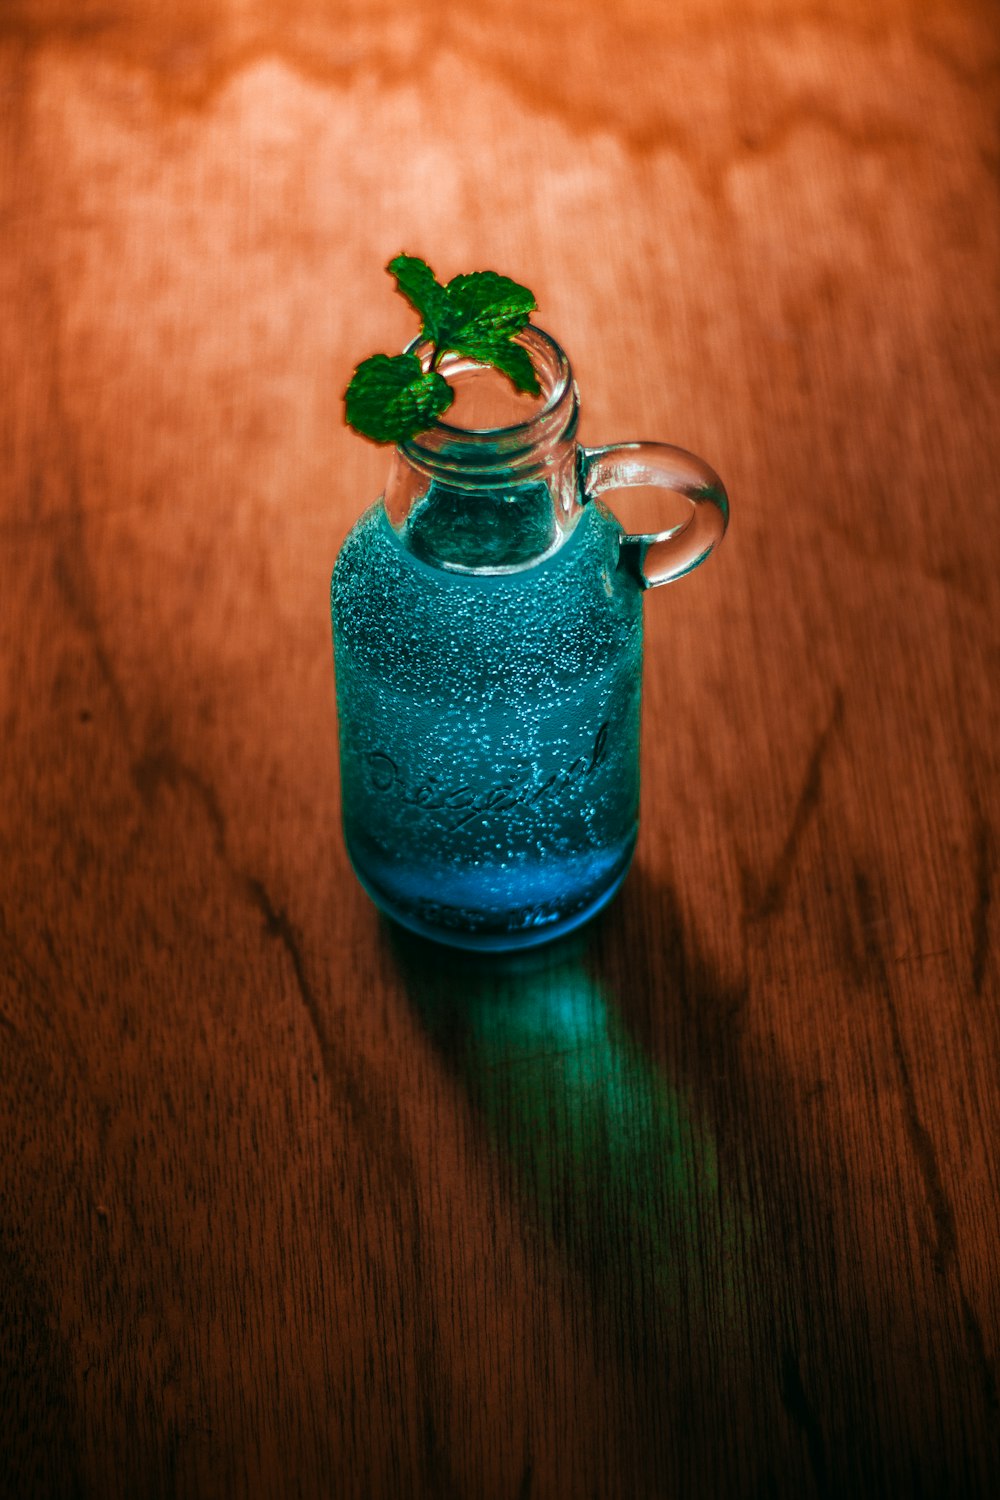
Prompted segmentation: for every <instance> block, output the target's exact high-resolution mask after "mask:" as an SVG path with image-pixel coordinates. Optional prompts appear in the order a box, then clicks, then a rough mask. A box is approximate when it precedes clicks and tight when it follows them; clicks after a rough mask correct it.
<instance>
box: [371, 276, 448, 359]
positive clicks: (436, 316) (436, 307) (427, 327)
mask: <svg viewBox="0 0 1000 1500" xmlns="http://www.w3.org/2000/svg"><path fill="white" fill-rule="evenodd" d="M386 270H387V271H388V272H389V273H390V275H392V276H395V278H396V290H397V291H398V292H401V293H402V294H403V296H404V297H405V298H406V300H407V302H409V304H410V306H411V307H414V308H416V310H417V312H418V313H419V314H420V316H421V318H422V319H423V324H424V326H423V332H424V335H425V336H426V337H427V338H429V339H430V341H431V343H432V344H440V343H441V342H442V339H443V337H444V335H445V334H446V332H447V329H448V324H449V318H450V302H449V298H448V293H447V291H446V290H445V288H444V287H443V286H442V285H441V283H440V281H438V279H437V277H436V276H435V275H434V272H433V271H432V270H431V268H430V266H429V265H428V264H427V262H426V261H425V260H421V259H420V257H419V255H396V256H394V257H393V259H392V260H391V261H390V262H389V264H388V265H387V266H386Z"/></svg>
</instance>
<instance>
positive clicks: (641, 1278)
mask: <svg viewBox="0 0 1000 1500" xmlns="http://www.w3.org/2000/svg"><path fill="white" fill-rule="evenodd" d="M664 901H666V903H667V908H668V909H669V910H672V907H670V905H669V898H667V897H666V895H665V893H664V895H663V897H662V898H661V896H660V894H659V893H656V892H652V891H650V890H649V889H648V888H647V887H644V882H643V876H642V874H641V872H640V871H635V872H633V875H632V877H631V878H630V882H629V888H628V890H627V892H626V894H625V895H623V897H622V898H620V901H619V903H618V906H616V907H615V908H613V909H612V910H611V911H610V912H608V913H606V914H605V915H604V916H603V917H602V918H600V919H599V920H598V922H597V923H595V924H593V925H592V926H591V927H590V928H588V929H586V930H585V931H584V932H582V933H579V934H572V935H571V936H570V937H568V938H566V939H563V940H562V941H560V942H557V943H555V944H552V945H550V946H548V947H544V948H541V949H536V950H533V951H528V952H527V953H523V954H519V955H510V956H504V957H497V956H495V955H490V956H483V957H479V956H477V955H467V954H461V953H452V952H449V951H447V950H442V949H441V948H439V947H437V946H436V945H434V944H430V943H426V942H424V941H422V940H420V939H417V938H414V937H412V936H410V935H409V934H405V933H403V932H401V931H400V930H399V929H393V930H392V932H393V936H392V943H393V948H394V952H395V954H396V958H397V961H398V964H399V967H400V970H401V973H402V976H403V978H404V981H405V984H406V988H407V992H408V994H409V996H410V999H411V1001H412V1004H413V1005H414V1007H415V1009H416V1011H417V1013H418V1014H419V1016H420V1019H421V1022H422V1024H423V1026H424V1027H425V1029H426V1031H427V1033H428V1035H429V1036H430V1038H431V1039H432V1041H433V1043H434V1045H435V1046H436V1048H437V1049H438V1051H439V1052H440V1054H441V1055H442V1056H443V1058H444V1059H445V1060H446V1063H447V1065H448V1066H449V1068H450V1069H451V1070H452V1071H453V1073H454V1074H455V1075H456V1076H457V1077H458V1078H459V1079H460V1080H461V1082H462V1084H463V1086H464V1088H465V1090H466V1091H467V1094H468V1097H469V1099H470V1102H471V1104H472V1106H473V1108H474V1110H475V1112H476V1113H477V1115H478V1116H479V1118H480V1119H481V1120H482V1122H483V1125H484V1128H485V1131H486V1133H487V1135H488V1138H489V1140H490V1142H491V1145H492V1148H493V1151H494V1153H495V1160H496V1162H497V1168H498V1173H499V1174H500V1175H501V1177H502V1178H503V1179H504V1180H505V1182H506V1185H507V1186H508V1187H509V1189H510V1191H511V1193H512V1195H513V1198H514V1201H515V1203H516V1204H517V1205H518V1209H517V1210H516V1211H517V1212H520V1213H523V1214H525V1215H527V1216H528V1217H529V1218H530V1220H531V1222H532V1224H533V1226H534V1227H535V1229H536V1230H538V1229H540V1230H542V1231H543V1241H544V1243H546V1244H547V1245H548V1246H549V1247H550V1249H551V1252H552V1253H553V1254H554V1255H555V1256H556V1257H557V1259H558V1260H559V1262H560V1263H561V1264H562V1265H563V1266H565V1267H567V1268H568V1270H569V1273H570V1276H571V1278H572V1282H573V1289H574V1296H575V1298H576V1299H577V1303H578V1306H579V1308H580V1310H581V1312H583V1313H585V1321H586V1323H587V1324H588V1326H589V1331H590V1336H591V1338H592V1341H593V1353H594V1356H595V1358H596V1360H597V1363H598V1365H599V1367H600V1368H602V1369H603V1370H605V1371H606V1372H607V1379H608V1384H609V1388H611V1393H610V1394H609V1399H611V1400H615V1399H618V1400H621V1399H622V1393H627V1395H626V1397H625V1401H626V1404H627V1407H628V1410H627V1413H626V1415H625V1418H624V1426H625V1428H626V1430H628V1431H629V1433H630V1436H631V1439H632V1442H633V1444H634V1448H633V1450H632V1453H631V1455H630V1457H629V1459H628V1460H627V1462H632V1463H634V1464H635V1465H636V1473H635V1475H634V1482H635V1483H636V1484H638V1485H639V1486H640V1492H643V1493H644V1492H646V1489H647V1486H651V1488H649V1491H648V1492H650V1493H654V1492H656V1486H657V1484H658V1483H659V1482H660V1481H661V1480H662V1481H666V1480H667V1479H668V1478H669V1479H670V1480H671V1481H672V1482H676V1481H678V1480H679V1479H684V1478H685V1477H687V1479H688V1480H689V1481H690V1482H691V1483H692V1484H694V1483H695V1482H696V1480H697V1481H698V1482H700V1483H702V1484H704V1483H705V1482H706V1481H708V1480H710V1478H711V1474H712V1472H713V1466H715V1465H716V1461H718V1475H719V1478H720V1480H721V1479H722V1478H723V1476H724V1474H725V1473H726V1469H727V1465H729V1466H731V1465H732V1462H733V1460H734V1456H735V1454H736V1453H738V1452H739V1449H740V1448H741V1447H742V1446H743V1443H742V1440H738V1441H737V1442H736V1443H735V1446H734V1443H733V1442H732V1441H730V1442H729V1445H728V1449H727V1451H726V1452H725V1453H722V1452H721V1450H720V1444H719V1434H720V1431H721V1430H722V1429H721V1427H720V1424H722V1423H725V1424H726V1425H727V1426H728V1428H729V1429H730V1439H731V1438H732V1433H731V1428H732V1423H733V1421H734V1419H735V1418H736V1417H737V1416H738V1414H739V1403H740V1400H741V1399H742V1398H743V1397H744V1396H745V1393H746V1390H747V1389H748V1388H749V1387H750V1386H751V1385H752V1377H751V1371H750V1345H749V1338H748V1330H747V1327H746V1323H747V1316H746V1314H747V1298H746V1296H745V1292H744V1289H743V1288H742V1287H741V1286H740V1285H739V1283H738V1280H737V1272H736V1268H737V1267H738V1266H739V1265H740V1264H741V1262H742V1261H744V1260H745V1257H746V1244H747V1241H748V1239H750V1238H752V1227H751V1226H749V1225H748V1224H747V1223H746V1222H744V1218H745V1216H744V1215H743V1213H742V1211H741V1210H740V1209H739V1208H738V1207H737V1205H736V1204H734V1203H733V1202H732V1201H730V1199H729V1197H728V1195H727V1190H726V1186H725V1182H724V1180H723V1174H722V1173H721V1172H720V1162H719V1151H718V1146H717V1142H716V1138H715V1134H714V1131H713V1128H712V1125H711V1123H710V1118H709V1113H708V1112H707V1111H706V1110H705V1109H704V1108H703V1107H702V1100H701V1097H700V1095H701V1092H702V1090H701V1086H700V1082H699V1078H698V1065H699V1061H700V1059H701V1057H702V1055H703V1052H704V1049H703V1048H701V1049H700V1048H698V1047H697V1046H696V1047H695V1048H694V1049H693V1050H692V1051H691V1053H690V1055H687V1056H685V1058H684V1059H683V1061H682V1060H681V1059H680V1058H679V1057H678V1056H676V1055H670V1052H669V1048H668V1049H664V1048H663V1047H660V1048H659V1050H658V1051H657V1050H655V1049H654V1048H653V1046H652V1045H651V1039H652V1032H653V1030H655V1024H654V1023H655V1015H654V1012H663V1011H669V1010H674V1011H675V1012H676V1011H677V1010H678V1008H681V1009H682V1010H683V1013H684V1015H685V1016H690V1017H693V1018H694V1021H695V1030H696V1032H701V1031H704V1032H706V1033H707V1034H710V1035H712V1036H713V1037H718V1036H722V1035H724V1033H725V1028H726V1025H727V1017H730V1016H732V1015H733V1014H734V1013H736V1012H737V1011H738V1010H739V1008H740V1004H741V997H740V996H738V995H734V994H732V993H730V992H729V991H728V990H727V988H726V987H725V985H723V984H722V983H721V982H720V981H719V980H718V978H717V977H716V976H715V975H714V974H713V973H712V971H711V968H710V966H709V965H708V964H707V963H705V962H704V961H703V960H702V959H701V958H700V957H699V956H697V955H696V954H693V953H692V951H691V950H690V947H687V948H686V947H685V946H684V945H683V944H682V942H681V934H680V929H679V927H678V926H677V924H676V923H669V922H668V923H667V925H666V927H665V928H664V931H663V933H662V942H660V943H658V944H657V951H656V952H655V953H654V952H650V951H649V945H648V944H644V943H641V942H638V941H633V936H632V934H631V933H630V931H629V922H628V917H627V913H628V912H629V911H631V910H632V909H633V908H634V909H635V911H636V912H637V911H638V910H639V909H640V908H643V909H645V910H647V911H648V910H649V909H650V906H651V904H652V905H657V906H662V905H663V902H664ZM667 1034H668V1033H663V1035H667ZM711 1065H712V1067H713V1068H723V1069H724V1068H725V1067H726V1066H727V1063H726V1060H725V1059H724V1058H722V1057H718V1056H714V1057H712V1059H711ZM739 1246H742V1249H740V1250H739V1253H738V1247H739ZM543 1253H544V1252H543ZM757 1404H758V1406H759V1403H757ZM765 1405H766V1403H765ZM750 1415H751V1414H750V1413H749V1412H748V1413H747V1416H748V1418H749V1417H750ZM747 1457H748V1455H746V1454H744V1458H743V1461H742V1475H743V1480H744V1481H745V1482H747V1487H746V1488H745V1489H744V1490H743V1493H747V1494H752V1493H754V1492H755V1489H758V1488H761V1486H763V1488H762V1490H761V1492H762V1493H767V1492H768V1489H769V1484H768V1479H767V1474H768V1467H769V1465H768V1461H767V1460H766V1459H765V1460H764V1461H763V1462H759V1461H757V1460H755V1463H754V1467H755V1468H756V1469H757V1470H758V1471H759V1474H760V1484H756V1483H753V1482H749V1481H750V1478H751V1476H750V1474H749V1472H748V1469H747ZM759 1457H760V1455H758V1458H759ZM692 1492H694V1491H692Z"/></svg>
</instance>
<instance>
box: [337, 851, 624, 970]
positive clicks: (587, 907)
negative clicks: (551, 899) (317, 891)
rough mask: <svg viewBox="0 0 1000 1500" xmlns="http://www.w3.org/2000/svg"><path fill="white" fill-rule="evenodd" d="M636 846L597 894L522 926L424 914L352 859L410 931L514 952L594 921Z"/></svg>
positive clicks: (477, 949)
mask: <svg viewBox="0 0 1000 1500" xmlns="http://www.w3.org/2000/svg"><path fill="white" fill-rule="evenodd" d="M634 849H635V841H634V839H633V840H632V842H631V843H630V845H629V847H628V849H627V851H626V853H625V855H624V857H623V858H622V859H621V860H619V861H618V862H617V864H616V867H615V869H614V871H613V873H612V875H611V877H610V879H608V880H607V881H606V882H605V883H604V884H603V885H602V886H601V888H600V890H598V891H597V893H596V894H594V895H591V896H589V897H584V898H583V899H582V900H581V902H580V903H579V905H577V906H574V907H572V908H571V909H570V910H568V911H563V912H553V913H552V914H551V916H544V917H541V918H537V917H536V918H532V919H531V920H530V921H526V922H523V923H522V924H521V925H519V926H514V927H512V926H509V925H508V926H501V925H497V926H495V927H482V928H481V929H479V930H476V929H474V928H471V927H464V928H463V927H461V926H458V925H451V924H448V925H445V924H444V923H441V922H435V921H432V920H430V919H429V918H424V917H422V916H421V915H420V913H419V912H415V911H413V910H412V909H410V908H409V907H405V906H401V905H400V904H399V903H398V902H396V901H393V900H392V899H390V898H389V897H387V896H386V895H385V893H384V892H382V891H381V890H379V888H378V886H377V885H375V884H374V883H373V882H372V880H371V879H370V878H368V876H367V875H366V874H365V872H364V871H363V870H362V869H359V867H358V865H357V863H356V862H355V861H353V860H352V864H353V865H354V873H355V874H356V876H357V878H358V880H359V881H360V883H361V885H362V886H363V887H364V889H365V891H366V892H367V894H368V895H369V896H370V897H371V899H372V901H373V902H374V903H375V905H376V906H377V907H378V909H379V910H380V911H381V912H383V913H384V914H385V916H387V917H389V918H390V920H391V921H393V922H395V923H396V924H397V925H398V926H400V927H403V928H405V929H406V930H407V932H413V933H416V934H417V936H418V937H422V938H428V939H429V940H430V941H431V942H434V943H439V944H441V945H442V946H443V947H446V948H459V949H461V950H463V951H464V952H467V953H512V952H516V951H518V950H520V949H524V948H537V947H540V946H541V945H542V944H543V943H551V942H555V941H556V939H557V938H561V937H565V936H566V935H567V933H570V932H574V931H575V930H576V929H577V928H578V927H582V926H583V925H584V923H586V922H589V921H591V919H592V918H594V917H596V916H597V914H598V912H600V911H603V909H604V907H606V906H607V905H608V903H609V902H610V901H611V900H612V899H613V898H614V897H615V896H616V895H617V893H618V891H619V890H620V889H621V885H622V882H623V881H624V879H625V877H626V875H627V874H628V872H629V868H630V866H631V863H632V855H633V852H634Z"/></svg>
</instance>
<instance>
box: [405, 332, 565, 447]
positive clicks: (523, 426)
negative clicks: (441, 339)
mask: <svg viewBox="0 0 1000 1500" xmlns="http://www.w3.org/2000/svg"><path fill="white" fill-rule="evenodd" d="M513 341H514V343H516V344H520V345H521V346H522V348H525V349H527V350H528V351H529V353H538V352H541V353H542V354H544V355H547V356H548V358H549V359H550V361H551V365H552V384H551V388H550V389H549V391H548V394H547V395H546V398H545V401H544V402H543V404H542V405H541V406H540V407H539V408H538V410H537V411H536V412H533V413H532V415H531V416H530V417H528V418H526V419H525V421H523V422H513V423H511V424H510V425H509V426H500V427H457V426H455V425H454V424H453V423H451V422H445V421H443V420H442V419H441V418H438V420H437V421H436V422H433V423H432V424H431V426H430V427H428V428H427V429H426V433H427V434H430V433H432V432H433V433H439V434H440V435H441V437H442V438H444V439H445V441H452V442H458V443H462V444H463V445H464V444H469V445H475V444H476V443H477V442H484V443H497V442H498V441H500V440H501V439H504V438H507V439H510V438H513V439H515V440H516V439H517V438H519V437H524V436H526V435H527V433H528V432H529V431H530V430H531V429H532V428H536V429H537V427H538V424H539V423H540V422H544V421H545V419H546V418H548V417H550V416H551V415H552V413H553V412H554V411H556V410H557V408H558V407H559V406H560V405H561V403H562V402H563V401H564V400H565V398H566V396H567V394H568V393H570V392H571V391H572V388H573V372H572V370H571V369H570V363H569V359H568V358H567V356H566V352H565V350H564V349H562V347H561V346H560V345H559V344H558V343H557V342H556V340H555V339H554V338H553V337H552V335H551V334H550V333H547V332H546V331H545V329H544V328H539V327H538V326H537V325H536V324H534V323H529V324H527V325H526V326H525V327H524V328H522V329H521V330H520V331H519V332H518V333H516V334H515V335H514V339H513ZM432 347H433V346H432V344H431V342H430V340H429V339H424V338H421V337H420V336H419V335H418V336H417V338H415V339H413V340H412V341H411V342H410V343H409V344H407V346H406V350H405V353H407V354H415V355H416V356H417V358H418V359H420V361H421V363H423V362H424V360H425V359H426V358H427V357H428V356H429V354H430V351H431V348H432ZM449 359H450V360H451V361H452V362H453V363H454V362H455V361H458V360H466V361H467V362H468V364H469V365H477V364H479V363H480V361H478V360H474V359H471V358H469V357H468V356H465V355H451V354H446V355H445V356H444V360H443V361H442V363H443V364H444V363H446V362H447V361H448V360H449ZM532 365H533V366H534V369H535V374H536V375H537V376H538V377H539V381H540V382H541V381H542V377H543V375H544V374H545V373H546V372H545V369H544V366H543V367H542V369H539V367H538V364H537V363H536V362H535V360H534V359H533V360H532ZM423 436H425V434H424V433H418V434H416V436H415V438H409V439H408V440H407V443H406V446H409V445H410V444H414V446H417V447H419V446H422V445H421V444H420V442H419V439H420V438H422V437H423Z"/></svg>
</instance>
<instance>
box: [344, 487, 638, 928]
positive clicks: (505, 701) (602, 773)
mask: <svg viewBox="0 0 1000 1500" xmlns="http://www.w3.org/2000/svg"><path fill="white" fill-rule="evenodd" d="M510 501H511V495H510V492H509V491H508V492H507V495H506V496H504V497H502V498H501V497H498V498H497V500H496V503H495V505H494V506H493V507H492V508H491V505H490V502H489V497H485V498H484V497H483V496H481V495H477V496H476V499H475V502H474V503H475V506H476V525H475V531H474V533H473V530H472V529H471V528H470V531H469V534H468V536H467V537H464V536H463V535H462V533H461V528H460V527H457V526H456V524H455V522H456V512H455V505H454V496H449V495H448V494H447V492H444V491H439V492H438V494H437V495H436V496H435V494H434V492H433V491H432V495H431V497H429V498H428V499H427V500H426V501H424V502H423V503H422V505H420V506H418V507H417V508H416V509H415V511H414V513H413V515H412V516H411V519H410V522H409V523H408V527H407V530H406V531H405V532H404V535H403V536H402V537H398V536H397V535H396V533H395V532H394V531H393V529H392V527H391V526H390V525H389V522H388V520H387V518H386V515H385V512H384V510H383V508H382V505H381V502H380V503H379V504H377V505H375V506H373V507H372V508H371V509H370V510H369V511H367V512H366V513H365V515H364V516H362V518H361V520H360V521H359V522H358V524H357V525H356V526H355V528H354V530H353V531H352V532H351V534H350V536H349V537H348V538H347V541H346V542H345V543H344V547H343V549H342V551H341V554H340V556H339V558H338V559H337V564H336V567H335V569H334V575H333V585H332V593H331V602H332V615H333V634H334V654H335V661H336V674H337V704H338V712H339V718H340V753H341V787H342V800H343V819H344V834H345V839H346V842H347V849H348V853H349V854H350V857H351V861H352V864H353V865H354V869H355V871H356V873H357V875H358V877H359V879H360V880H361V882H362V884H363V885H364V886H365V888H366V889H367V891H368V892H369V894H370V895H371V896H372V898H373V899H374V900H375V901H376V903H377V904H378V905H379V906H380V907H382V908H383V909H384V910H385V911H386V912H387V913H388V914H389V915H390V916H392V917H394V918H395V919H396V920H397V921H399V922H401V923H402V924H403V925H404V926H407V927H410V928H411V929H413V930H415V931H417V932H421V933H423V934H424V935H426V936H430V937H434V938H437V939H438V940H439V941H442V942H447V943H451V944H454V945H456V946H460V947H471V948H493V949H505V948H516V947H521V946H528V945H530V944H532V943H538V942H542V941H546V940H548V939H549V938H552V937H556V936H558V935H559V934H561V933H563V932H566V931H568V930H569V929H570V928H572V927H575V926H577V925H578V924H579V923H580V922H582V921H585V920H586V919H587V918H588V917H590V916H592V915H593V913H594V912H595V911H597V910H598V909H599V908H600V907H601V906H603V905H604V904H605V902H606V901H608V900H609V899H610V897H611V896H612V895H613V894H614V892H615V890H616V889H617V888H618V886H619V884H620V883H621V881H622V879H623V878H624V876H625V873H626V871H627V869H628V865H629V861H630V859H631V856H632V850H633V848H634V845H635V838H636V832H637V825H638V810H639V705H640V687H641V669H642V611H641V593H640V590H639V588H638V586H637V584H636V583H635V582H634V581H633V580H632V578H631V577H630V576H629V575H628V574H627V573H626V572H625V571H624V570H619V568H618V538H619V536H620V528H619V527H618V524H617V522H615V521H614V519H613V518H612V517H611V516H610V515H609V514H608V513H607V512H606V511H605V510H603V508H601V507H600V506H599V505H598V504H597V503H595V502H592V503H591V504H590V505H588V506H587V507H586V508H585V510H584V512H583V514H582V515H581V517H580V519H579V521H578V523H577V525H576V527H575V529H574V531H573V532H572V533H571V534H570V535H569V537H567V538H566V539H565V540H562V541H561V543H560V542H559V539H558V536H557V534H556V533H555V532H554V530H552V529H551V527H550V523H549V521H548V520H546V516H551V502H550V501H549V500H548V498H547V496H544V497H542V499H538V497H535V499H533V498H532V496H531V495H530V494H526V496H525V503H524V504H523V505H522V506H521V507H520V509H519V507H518V505H517V504H515V505H511V503H510ZM546 507H547V509H546ZM444 527H447V531H446V532H445V531H444V530H443V528H444ZM546 527H548V528H549V533H548V535H547V536H546V535H543V534H542V530H541V529H540V528H546ZM444 536H447V538H448V539H450V542H449V544H450V546H451V548H452V550H451V553H450V554H449V561H451V562H453V563H458V564H459V565H461V563H462V562H463V560H464V559H465V555H466V553H465V551H463V549H467V552H468V560H469V561H470V562H471V561H473V559H475V560H476V561H480V560H481V559H482V557H483V556H484V554H485V555H488V556H489V559H490V561H491V563H492V565H494V566H511V567H512V568H513V570H512V571H509V572H499V573H496V572H494V573H475V574H472V573H461V572H452V571H448V570H447V569H445V568H443V567H441V566H440V565H439V563H438V562H436V561H427V560H426V559H427V558H428V557H437V558H440V557H441V555H442V546H443V543H442V537H444ZM546 545H548V550H547V551H546V550H545V546H546ZM540 548H541V550H542V551H543V554H544V555H543V556H542V557H541V558H540V560H538V561H535V562H530V563H527V564H525V565H522V564H521V558H522V556H523V555H524V554H525V552H526V551H527V552H528V554H529V555H533V554H534V553H537V551H538V550H539V549H540ZM511 559H514V562H513V563H511V561H510V560H511Z"/></svg>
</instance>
